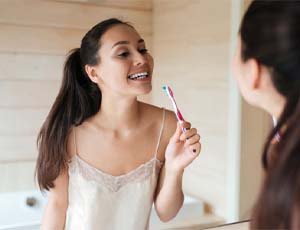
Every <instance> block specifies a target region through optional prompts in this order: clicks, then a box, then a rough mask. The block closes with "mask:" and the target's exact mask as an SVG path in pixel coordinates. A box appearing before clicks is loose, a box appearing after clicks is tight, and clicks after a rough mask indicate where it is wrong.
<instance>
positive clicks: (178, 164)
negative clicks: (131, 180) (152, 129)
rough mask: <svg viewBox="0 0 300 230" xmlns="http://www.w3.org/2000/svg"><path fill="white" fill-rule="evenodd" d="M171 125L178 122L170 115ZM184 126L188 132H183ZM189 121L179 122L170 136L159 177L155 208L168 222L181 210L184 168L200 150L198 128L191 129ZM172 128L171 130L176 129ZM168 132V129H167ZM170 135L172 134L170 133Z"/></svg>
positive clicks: (162, 218) (160, 216) (161, 217)
mask: <svg viewBox="0 0 300 230" xmlns="http://www.w3.org/2000/svg"><path fill="white" fill-rule="evenodd" d="M166 123H167V126H168V123H169V124H170V123H171V127H172V124H173V127H174V123H175V124H176V118H175V117H174V116H170V117H169V121H166ZM182 127H184V128H186V129H187V131H186V132H182ZM190 127H191V125H190V124H189V123H188V122H184V123H183V124H181V125H180V124H179V123H177V127H176V131H175V133H174V134H173V136H172V137H171V138H170V141H169V143H168V146H167V148H166V151H165V164H164V166H163V168H162V171H161V173H160V177H159V183H158V187H157V192H156V194H157V195H156V198H155V208H156V212H157V215H158V216H159V218H160V219H161V220H162V221H164V222H166V221H169V220H171V219H173V218H174V217H175V216H176V215H177V213H178V211H179V210H180V208H181V206H182V204H183V201H184V195H183V192H182V177H183V171H184V168H185V167H187V166H188V165H189V164H190V163H191V162H192V161H193V160H194V159H195V158H196V157H197V156H198V155H199V152H200V148H201V145H200V142H199V140H200V136H199V135H198V134H197V130H196V129H190ZM174 129H175V128H173V129H170V130H172V131H173V130H174ZM166 132H168V131H166ZM169 136H170V135H169Z"/></svg>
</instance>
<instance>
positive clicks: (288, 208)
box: [240, 0, 300, 229]
mask: <svg viewBox="0 0 300 230" xmlns="http://www.w3.org/2000/svg"><path fill="white" fill-rule="evenodd" d="M299 25H300V2H297V1H261V0H260V1H257V0H255V1H253V2H252V3H251V4H250V6H249V8H248V10H247V11H246V13H245V15H244V17H243V20H242V23H241V28H240V37H241V43H242V49H241V50H242V51H241V56H242V59H243V61H247V60H248V59H250V58H254V59H255V60H257V62H258V63H260V64H262V65H264V66H266V67H267V68H268V69H269V70H270V73H271V80H272V82H273V84H274V87H275V88H276V90H277V91H278V92H279V93H280V94H281V95H283V96H284V97H285V98H286V104H285V107H284V109H283V112H282V114H281V116H280V118H279V120H278V123H277V125H276V127H275V128H274V129H273V130H272V131H271V132H270V134H269V136H268V138H267V141H266V143H265V147H264V151H263V155H262V164H263V167H264V169H265V173H266V177H265V179H264V183H263V186H262V188H261V192H260V195H259V197H258V200H257V202H256V205H255V207H254V211H253V215H252V224H251V228H253V229H292V228H295V226H296V225H297V226H298V227H300V224H299V221H300V212H299V208H300V26H299ZM282 130H284V132H281V131H282ZM278 132H281V133H282V134H281V138H280V141H279V143H277V144H276V145H272V140H273V139H274V138H275V135H276V134H277V133H278ZM270 156H272V157H270ZM271 159H274V160H271Z"/></svg>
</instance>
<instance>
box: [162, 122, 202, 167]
mask: <svg viewBox="0 0 300 230" xmlns="http://www.w3.org/2000/svg"><path fill="white" fill-rule="evenodd" d="M182 128H185V129H186V131H185V132H183V131H182ZM200 150H201V144H200V135H199V134H198V133H197V130H196V129H195V128H192V129H191V124H190V123H188V122H183V123H182V124H180V123H179V122H177V128H176V131H175V133H174V135H173V136H172V137H171V139H170V141H169V144H168V146H167V149H166V154H165V157H166V162H165V167H166V170H171V171H174V172H181V171H183V170H184V168H185V167H187V166H188V165H189V164H190V163H192V161H193V160H195V158H196V157H197V156H198V155H199V153H200Z"/></svg>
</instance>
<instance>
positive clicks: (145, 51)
mask: <svg viewBox="0 0 300 230" xmlns="http://www.w3.org/2000/svg"><path fill="white" fill-rule="evenodd" d="M139 52H140V53H141V54H145V53H147V52H148V50H147V49H146V48H145V49H140V50H139Z"/></svg>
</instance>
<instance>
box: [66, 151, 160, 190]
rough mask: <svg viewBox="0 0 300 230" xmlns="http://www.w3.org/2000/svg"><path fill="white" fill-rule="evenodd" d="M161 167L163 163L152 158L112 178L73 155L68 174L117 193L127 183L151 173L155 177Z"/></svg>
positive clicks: (141, 179) (137, 180)
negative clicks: (73, 174) (74, 174)
mask: <svg viewBox="0 0 300 230" xmlns="http://www.w3.org/2000/svg"><path fill="white" fill-rule="evenodd" d="M162 165H163V163H162V162H161V161H160V160H158V159H157V158H155V157H154V158H152V159H151V160H150V161H148V162H146V163H144V164H142V165H140V166H139V167H138V168H136V169H134V170H132V171H130V172H129V173H126V174H124V175H120V176H113V175H110V174H107V173H104V172H102V171H101V170H99V169H97V168H95V167H93V166H91V165H90V164H88V163H87V162H85V161H84V160H82V159H80V157H78V156H77V155H75V157H74V158H73V159H72V161H71V162H70V164H69V172H70V173H78V174H79V175H81V176H82V177H83V178H85V179H86V180H89V181H93V182H95V183H96V184H97V185H101V186H103V187H104V188H106V189H107V190H108V191H110V192H117V191H119V190H120V189H121V188H122V187H123V186H125V185H126V184H128V183H133V182H140V181H144V180H146V179H148V178H149V177H150V176H151V175H152V173H153V172H154V173H155V175H156V177H157V176H158V174H159V171H160V168H161V167H162ZM154 170H155V171H154Z"/></svg>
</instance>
